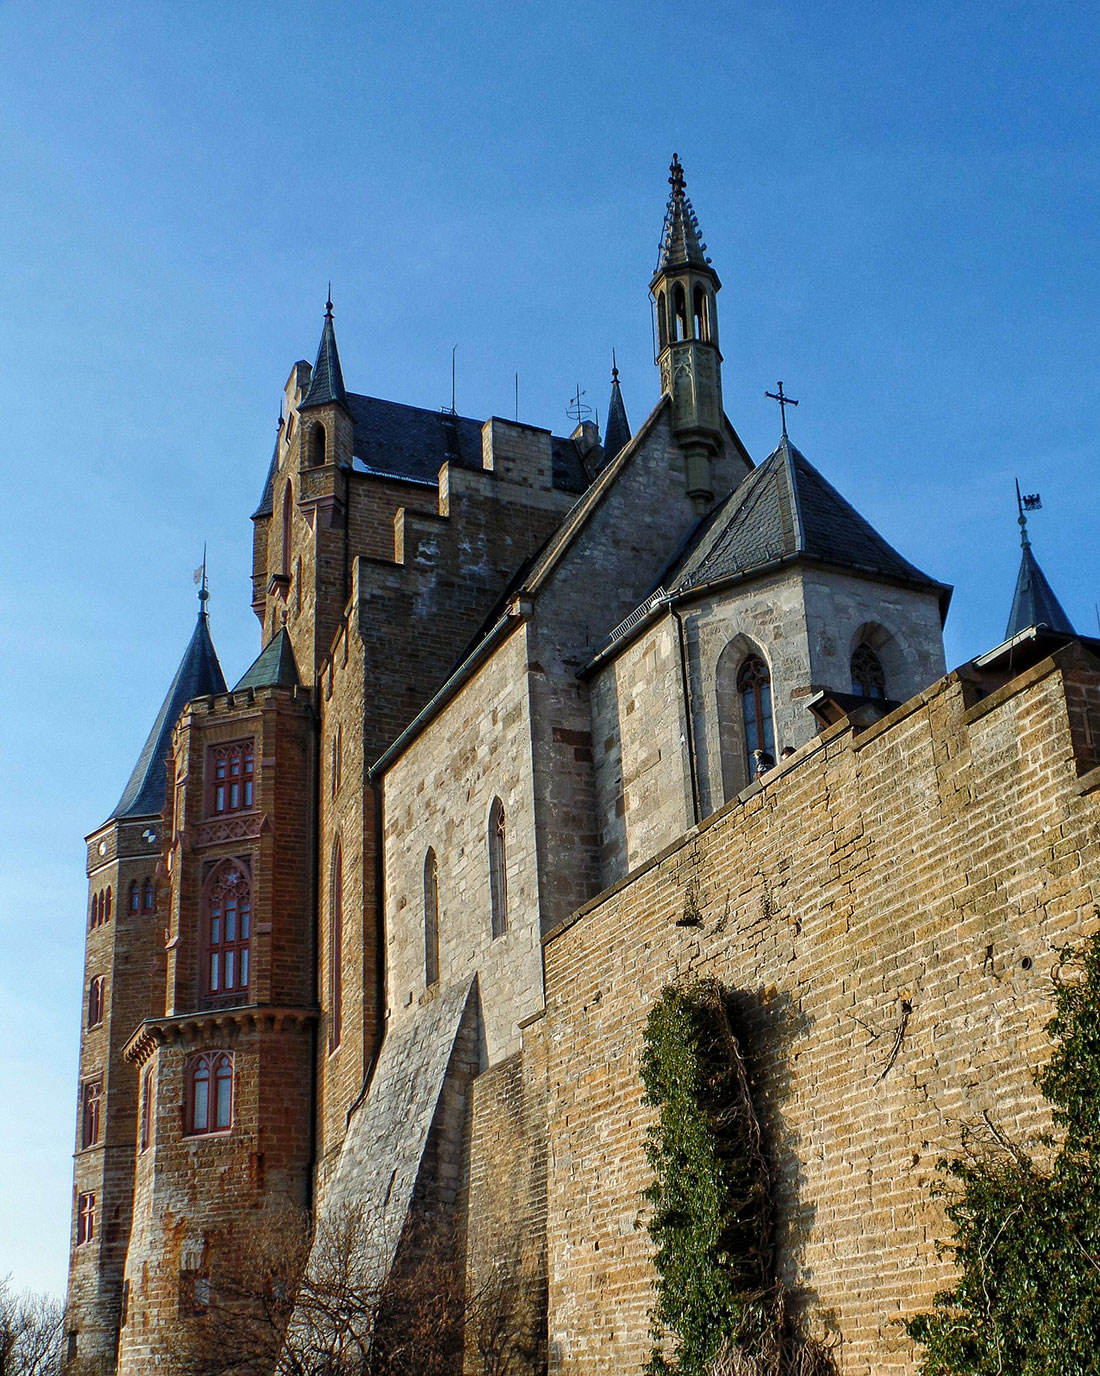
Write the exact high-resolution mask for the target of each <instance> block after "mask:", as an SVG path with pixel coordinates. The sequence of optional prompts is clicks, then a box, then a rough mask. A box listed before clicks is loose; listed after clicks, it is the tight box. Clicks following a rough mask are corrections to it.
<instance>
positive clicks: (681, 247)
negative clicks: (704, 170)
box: [657, 153, 714, 273]
mask: <svg viewBox="0 0 1100 1376" xmlns="http://www.w3.org/2000/svg"><path fill="white" fill-rule="evenodd" d="M669 172H670V173H671V174H672V175H671V176H670V177H669V179H668V181H669V185H670V186H671V187H672V190H671V192H670V193H669V197H668V206H667V208H666V210H665V223H664V228H663V229H662V231H661V251H660V257H659V258H658V260H657V272H658V273H661V272H667V271H668V270H669V269H670V268H679V267H689V266H690V267H696V268H702V269H703V270H704V271H709V272H713V271H714V269H713V268H712V267H711V266H710V260H709V259H708V258H707V246H706V244H704V243H703V242H702V239H701V237H700V235H699V220H698V218H697V217H696V214H695V210H694V208H693V206H692V204H691V201H690V200H689V199H688V195H687V178H686V177H685V176H684V169H683V167H682V165H681V163H680V157H679V154H677V153H673V155H672V162H671V163H670V164H669Z"/></svg>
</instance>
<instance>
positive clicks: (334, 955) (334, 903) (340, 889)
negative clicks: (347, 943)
mask: <svg viewBox="0 0 1100 1376" xmlns="http://www.w3.org/2000/svg"><path fill="white" fill-rule="evenodd" d="M328 949H329V971H328V1006H329V1024H328V1049H329V1051H335V1050H336V1048H337V1047H338V1046H339V1045H340V1037H341V1035H342V1032H343V1021H344V848H343V846H341V844H340V842H339V841H337V842H336V851H335V854H334V855H333V857H332V892H331V894H330V896H329V929H328Z"/></svg>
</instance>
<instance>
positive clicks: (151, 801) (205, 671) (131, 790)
mask: <svg viewBox="0 0 1100 1376" xmlns="http://www.w3.org/2000/svg"><path fill="white" fill-rule="evenodd" d="M224 692H225V676H224V674H223V673H222V666H221V665H220V664H219V663H218V656H217V653H216V652H215V650H214V642H213V641H212V640H211V639H210V625H209V619H208V618H207V616H206V614H205V613H204V612H200V613H199V620H198V625H197V626H196V627H195V633H194V635H192V637H191V640H190V643H189V644H188V646H187V649H186V650H185V651H184V652H183V658H182V659H181V660H180V666H179V668H178V669H177V670H176V675H175V678H173V680H172V682H171V685H170V686H169V689H168V693H167V695H166V697H165V699H164V702H163V703H162V704H161V708H160V711H159V712H158V713H157V716H156V720H155V721H154V722H153V729H152V730H151V731H150V732H149V735H148V737H147V739H146V741H145V745H144V746H143V747H142V751H141V754H140V755H139V756H138V761H137V764H136V765H134V771H133V773H132V774H131V775H130V779H129V782H128V783H127V785H126V787H125V789H123V792H122V797H121V798H120V799H119V800H118V802H117V804H116V805H115V809H114V811H113V812H112V813H111V815H110V816H109V817H108V818H107V821H108V822H112V821H116V820H118V819H119V818H122V817H148V816H152V815H153V814H154V813H157V812H160V811H161V810H162V809H163V807H164V793H165V777H164V762H165V759H166V758H167V755H168V745H169V742H170V740H171V737H172V728H173V727H174V726H175V724H176V722H177V721H178V720H179V716H180V713H181V712H182V711H183V709H184V708H185V707H186V706H187V704H188V703H189V702H191V701H192V700H193V699H194V698H202V697H206V696H208V695H209V694H211V693H224Z"/></svg>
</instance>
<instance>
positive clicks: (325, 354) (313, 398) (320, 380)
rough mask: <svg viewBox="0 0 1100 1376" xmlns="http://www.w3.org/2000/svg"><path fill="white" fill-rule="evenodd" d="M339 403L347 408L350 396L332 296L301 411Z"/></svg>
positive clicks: (329, 300) (326, 303)
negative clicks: (341, 359) (341, 367)
mask: <svg viewBox="0 0 1100 1376" xmlns="http://www.w3.org/2000/svg"><path fill="white" fill-rule="evenodd" d="M333 401H335V402H339V403H340V405H341V406H347V404H348V394H347V392H346V390H345V389H344V374H343V372H342V371H341V369H340V351H339V350H338V349H337V347H336V327H335V326H334V325H333V323H332V295H331V293H330V294H329V299H328V300H327V301H326V302H325V324H324V328H323V329H322V330H321V343H320V344H319V345H318V347H317V362H316V363H315V364H314V365H313V372H312V374H311V375H310V379H309V391H308V392H307V393H306V395H305V399H304V400H303V401H302V403H301V406H299V408H298V409H299V410H302V409H303V408H304V407H307V406H324V405H325V404H326V403H328V402H333Z"/></svg>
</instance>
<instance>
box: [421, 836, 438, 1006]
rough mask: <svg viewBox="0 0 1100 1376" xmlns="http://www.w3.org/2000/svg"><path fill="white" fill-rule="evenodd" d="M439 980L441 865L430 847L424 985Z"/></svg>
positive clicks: (426, 871)
mask: <svg viewBox="0 0 1100 1376" xmlns="http://www.w3.org/2000/svg"><path fill="white" fill-rule="evenodd" d="M438 980H439V863H438V861H437V860H436V858H435V851H434V850H432V848H431V847H430V846H429V847H428V853H427V855H425V857H424V983H425V984H427V985H432V984H436V983H437V982H438Z"/></svg>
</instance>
